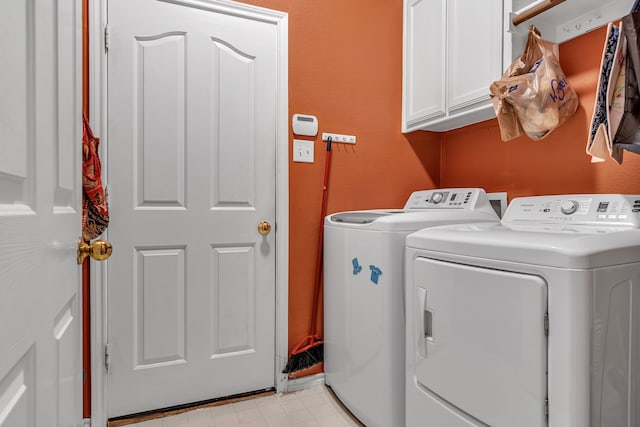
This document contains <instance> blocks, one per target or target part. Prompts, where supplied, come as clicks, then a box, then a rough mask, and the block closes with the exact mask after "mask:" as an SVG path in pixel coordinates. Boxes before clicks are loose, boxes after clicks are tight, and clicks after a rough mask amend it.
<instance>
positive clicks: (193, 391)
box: [107, 0, 278, 417]
mask: <svg viewBox="0 0 640 427" xmlns="http://www.w3.org/2000/svg"><path fill="white" fill-rule="evenodd" d="M108 13H109V16H108V20H109V25H110V28H111V36H110V37H111V41H110V48H109V53H108V63H109V65H108V86H109V96H108V100H109V105H108V116H109V141H108V144H107V145H108V147H109V148H108V149H109V171H110V172H109V184H110V188H111V194H110V197H111V206H112V224H111V225H110V234H109V237H110V240H111V241H112V243H113V244H114V247H117V248H120V250H119V251H117V253H114V255H113V256H112V258H111V259H110V261H109V272H108V275H109V284H108V309H109V313H108V322H109V347H110V351H111V355H110V358H111V361H112V364H111V366H112V369H111V371H110V373H109V378H108V383H109V385H108V406H109V409H108V415H109V417H115V416H122V415H127V414H132V413H136V412H141V411H147V410H153V409H158V408H163V407H168V406H174V405H179V404H184V403H189V402H194V401H201V400H207V399H212V398H218V397H222V396H228V395H233V394H237V393H243V392H248V391H253V390H260V389H264V388H269V387H273V386H274V372H273V367H274V364H275V359H274V357H275V347H274V342H275V340H274V336H275V245H274V243H275V234H274V233H271V234H269V235H267V236H264V237H263V236H261V235H260V234H258V232H257V228H256V227H257V224H258V223H259V222H260V221H262V220H267V221H271V222H272V221H273V220H274V218H275V149H276V145H275V141H276V109H275V105H276V104H275V99H276V84H277V63H276V53H277V47H278V46H277V32H276V27H275V25H274V24H272V23H267V22H264V21H257V20H250V19H246V18H240V17H238V16H232V15H229V14H222V13H217V12H212V11H208V10H203V9H200V8H191V7H189V6H186V5H182V4H173V3H168V2H158V1H155V0H136V1H122V0H110V2H109V7H108ZM139 16H153V17H154V19H151V20H140V19H138V18H137V17H139ZM159 384H160V385H163V384H167V385H168V386H166V387H164V386H158V385H159Z"/></svg>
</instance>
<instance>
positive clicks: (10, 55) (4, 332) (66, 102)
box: [0, 0, 82, 427]
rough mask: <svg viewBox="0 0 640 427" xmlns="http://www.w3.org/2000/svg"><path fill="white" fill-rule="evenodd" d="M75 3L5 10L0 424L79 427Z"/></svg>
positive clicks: (1, 15) (0, 18) (0, 32)
mask: <svg viewBox="0 0 640 427" xmlns="http://www.w3.org/2000/svg"><path fill="white" fill-rule="evenodd" d="M80 28H81V22H80V2H79V1H76V0H59V1H57V2H51V1H50V0H26V1H25V0H16V1H8V2H7V1H5V2H0V426H2V427H9V426H11V427H13V426H41V427H49V426H79V425H81V423H82V394H81V393H82V388H81V386H82V383H81V381H82V363H81V360H82V359H81V347H80V336H81V335H80V333H81V326H82V324H81V321H80V319H81V315H80V314H81V313H80V309H81V306H80V302H81V298H80V280H81V279H80V268H79V266H78V265H77V263H76V250H77V243H76V239H77V238H78V236H80V234H81V233H80V213H81V203H80V200H81V195H82V193H81V191H82V188H81V177H80V170H81V168H80V164H81V163H80V162H81V152H80V141H81V137H82V136H81V129H82V128H81V125H82V120H81V119H82V115H81V114H82V113H81V109H80V107H81V103H80V101H81V99H80V97H81V91H80V82H81V80H82V76H81V74H80V65H81V62H80V58H81V57H80V53H81V51H80Z"/></svg>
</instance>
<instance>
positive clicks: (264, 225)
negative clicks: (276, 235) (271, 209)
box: [258, 221, 271, 236]
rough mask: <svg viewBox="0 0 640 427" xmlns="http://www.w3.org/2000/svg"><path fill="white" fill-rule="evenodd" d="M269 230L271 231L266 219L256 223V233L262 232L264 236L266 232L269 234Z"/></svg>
mask: <svg viewBox="0 0 640 427" xmlns="http://www.w3.org/2000/svg"><path fill="white" fill-rule="evenodd" d="M270 231H271V224H269V223H268V222H267V221H260V223H259V224H258V233H260V234H262V235H263V236H266V235H267V234H269V232H270Z"/></svg>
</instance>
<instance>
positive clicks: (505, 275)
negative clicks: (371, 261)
mask: <svg viewBox="0 0 640 427" xmlns="http://www.w3.org/2000/svg"><path fill="white" fill-rule="evenodd" d="M405 262H406V280H407V292H406V304H407V311H406V316H407V317H406V322H407V328H406V346H407V347H406V348H407V351H406V367H407V369H406V410H407V418H406V425H407V426H409V427H416V426H427V425H428V426H437V427H471V426H474V427H478V426H482V427H485V426H492V427H514V426H517V427H542V426H549V427H638V426H640V370H639V369H638V368H639V365H640V195H638V196H628V195H615V194H606V195H566V196H540V197H524V198H517V199H514V200H513V201H512V202H511V203H510V204H509V206H508V208H507V210H506V212H505V215H504V217H503V218H502V220H501V223H500V224H465V225H451V226H444V227H436V228H429V229H426V230H422V231H419V232H416V233H412V234H410V235H409V236H407V249H406V253H405Z"/></svg>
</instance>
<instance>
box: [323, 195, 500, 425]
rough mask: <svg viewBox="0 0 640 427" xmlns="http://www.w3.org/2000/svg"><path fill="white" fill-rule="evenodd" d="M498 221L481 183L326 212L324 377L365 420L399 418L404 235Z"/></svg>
mask: <svg viewBox="0 0 640 427" xmlns="http://www.w3.org/2000/svg"><path fill="white" fill-rule="evenodd" d="M480 221H487V222H493V223H497V222H498V217H497V215H496V213H495V212H494V210H493V208H492V207H491V205H490V203H489V199H488V197H487V195H486V193H485V192H484V190H481V189H440V190H427V191H417V192H414V193H413V194H412V195H411V197H410V198H409V200H408V201H407V203H406V205H405V206H404V209H402V210H372V211H355V212H342V213H337V214H333V215H329V216H327V217H326V218H325V223H324V224H325V229H324V339H325V344H324V369H325V380H326V383H327V384H328V385H329V386H331V388H332V389H333V391H334V392H335V393H336V395H337V396H338V397H339V399H340V400H341V401H342V402H343V403H344V405H345V406H346V407H347V408H348V409H349V410H350V411H351V412H352V413H353V414H354V415H355V416H356V417H357V418H359V419H360V420H361V421H362V422H363V423H364V424H365V425H367V427H400V426H403V425H404V307H403V306H404V304H403V295H404V292H403V256H404V255H403V254H404V246H405V238H406V236H407V234H409V233H411V232H414V231H416V230H419V229H422V228H425V227H430V226H435V225H442V224H453V223H462V222H480Z"/></svg>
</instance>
